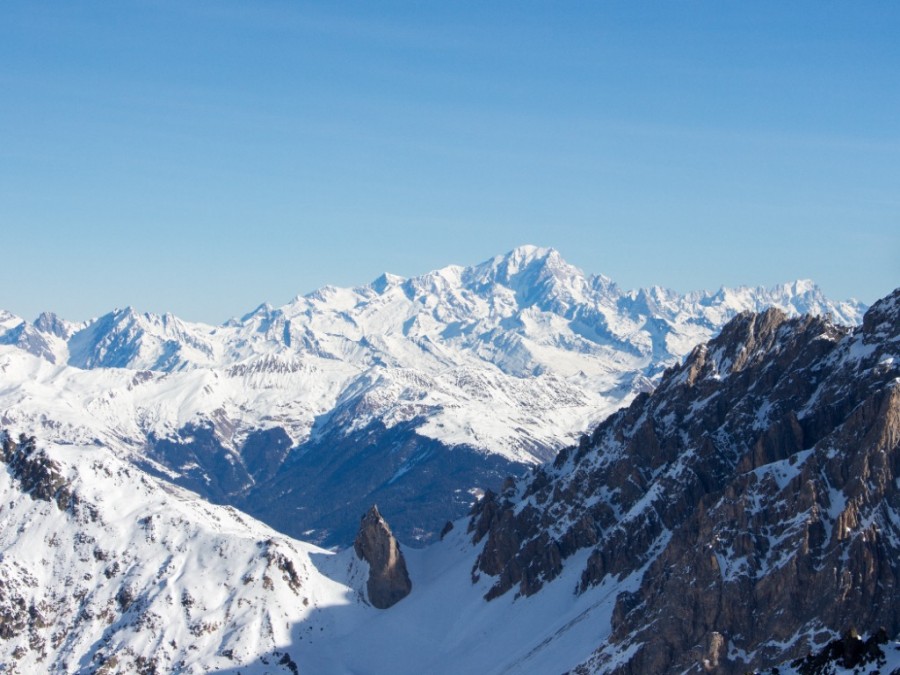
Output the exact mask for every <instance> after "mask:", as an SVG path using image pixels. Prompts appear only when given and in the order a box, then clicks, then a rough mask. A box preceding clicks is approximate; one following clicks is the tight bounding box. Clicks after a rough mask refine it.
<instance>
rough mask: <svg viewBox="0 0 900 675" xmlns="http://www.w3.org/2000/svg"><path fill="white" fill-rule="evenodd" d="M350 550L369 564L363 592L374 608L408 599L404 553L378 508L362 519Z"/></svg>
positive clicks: (409, 582) (408, 582) (370, 510)
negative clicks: (367, 577)
mask: <svg viewBox="0 0 900 675" xmlns="http://www.w3.org/2000/svg"><path fill="white" fill-rule="evenodd" d="M353 549H354V550H355V551H356V555H357V556H358V557H359V559H360V560H365V561H366V562H367V563H368V564H369V579H368V581H367V582H366V591H367V595H368V597H369V602H370V603H372V606H373V607H377V608H378V609H387V608H388V607H392V606H393V605H396V604H397V603H398V602H400V601H401V600H402V599H403V598H405V597H406V596H407V595H409V592H410V591H411V590H412V582H411V581H410V580H409V573H408V572H407V570H406V561H405V560H404V559H403V552H402V551H401V550H400V546H399V545H398V544H397V540H396V539H395V538H394V535H393V534H391V528H390V527H388V524H387V522H386V521H385V520H384V518H382V517H381V514H380V513H379V512H378V507H377V506H373V507H372V508H371V509H369V511H368V513H366V515H364V516H363V518H362V521H361V522H360V524H359V533H358V534H357V535H356V541H354V542H353Z"/></svg>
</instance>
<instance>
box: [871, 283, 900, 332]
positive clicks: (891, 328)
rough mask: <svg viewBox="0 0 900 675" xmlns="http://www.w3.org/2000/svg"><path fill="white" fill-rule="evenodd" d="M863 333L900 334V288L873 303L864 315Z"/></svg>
mask: <svg viewBox="0 0 900 675" xmlns="http://www.w3.org/2000/svg"><path fill="white" fill-rule="evenodd" d="M862 329H863V333H865V334H866V335H871V334H875V333H879V334H882V337H896V336H898V335H900V288H896V289H895V290H894V291H893V292H892V293H890V294H889V295H887V296H885V297H883V298H881V299H880V300H878V301H877V302H875V304H873V305H872V306H871V307H869V309H868V310H867V311H866V313H865V314H864V315H863V323H862Z"/></svg>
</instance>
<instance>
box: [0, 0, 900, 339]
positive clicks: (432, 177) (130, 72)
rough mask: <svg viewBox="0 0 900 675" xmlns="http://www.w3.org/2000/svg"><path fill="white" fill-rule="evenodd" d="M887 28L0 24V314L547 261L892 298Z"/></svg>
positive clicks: (272, 10) (739, 22)
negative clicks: (549, 254)
mask: <svg viewBox="0 0 900 675" xmlns="http://www.w3.org/2000/svg"><path fill="white" fill-rule="evenodd" d="M898 36H900V3H897V2H871V3H855V2H840V3H838V2H827V1H822V2H818V1H817V2H772V3H764V2H754V3H739V2H718V1H717V2H704V3H700V2H686V1H681V2H666V3H662V2H652V3H634V2H603V3H598V2H564V3H557V2H552V3H551V2H546V3H540V2H502V3H501V2H483V1H482V2H408V3H393V2H360V3H315V4H313V3H304V2H287V1H284V2H228V1H221V0H216V1H215V2H213V1H210V2H191V1H189V0H178V1H174V0H173V1H171V2H168V1H163V2H114V3H110V2H67V3H63V2H46V3H44V2H41V3H38V2H31V1H28V2H24V1H18V0H11V1H7V2H3V3H2V4H0V244H2V249H0V250H2V258H0V307H2V308H5V309H8V310H10V311H13V312H15V313H17V314H20V315H23V316H25V317H27V318H33V316H34V315H36V314H37V313H38V312H39V311H40V310H43V309H52V310H55V311H57V312H58V313H60V314H62V315H63V316H66V317H68V318H71V319H84V318H87V317H89V316H94V315H98V314H101V313H103V312H106V311H108V310H109V309H112V308H113V307H117V306H118V307H121V306H125V305H133V306H135V307H136V308H137V309H139V310H141V311H155V312H160V311H172V312H174V313H176V314H178V315H180V316H183V317H184V318H187V319H193V320H202V321H210V322H220V321H223V320H225V319H227V318H228V317H230V316H234V315H239V314H241V313H243V312H245V311H248V310H249V309H251V308H252V307H254V306H255V305H257V304H259V303H260V302H263V301H269V302H272V303H273V304H282V303H284V302H287V301H288V300H289V299H290V298H291V297H293V296H295V295H297V294H300V293H306V292H309V291H311V290H313V289H315V288H317V287H319V286H322V285H325V284H329V283H330V284H335V285H354V284H361V283H366V282H368V281H370V280H372V279H373V278H374V277H376V276H377V275H378V274H379V273H381V272H382V271H390V272H394V273H396V274H401V275H404V276H411V275H415V274H419V273H423V272H426V271H428V270H430V269H434V268H437V267H441V266H444V265H446V264H450V263H459V264H472V263H476V262H479V261H481V260H483V259H486V258H488V257H490V256H491V255H494V254H496V253H502V252H505V251H506V250H509V249H511V248H513V247H514V246H516V245H518V244H522V243H534V244H538V245H542V246H553V247H554V248H557V249H558V250H559V251H560V252H561V253H562V255H563V257H565V258H566V259H567V260H569V261H570V262H572V263H573V264H576V265H578V266H579V267H582V268H583V269H585V270H586V271H588V272H602V273H604V274H606V275H608V276H610V277H612V278H613V279H615V280H616V281H618V282H619V283H620V284H621V285H623V286H625V287H636V286H646V285H652V284H661V285H664V286H669V287H672V288H675V289H677V290H680V291H686V290H691V289H698V288H716V287H718V286H720V285H723V284H724V285H737V284H754V285H755V284H766V285H768V284H773V283H776V282H779V281H787V280H790V279H795V278H799V277H810V278H813V279H815V280H816V281H818V282H819V283H820V284H821V285H822V287H823V288H824V289H825V291H826V292H827V293H828V294H829V295H831V296H834V297H837V298H845V297H849V296H855V297H857V298H859V299H861V300H864V301H867V302H871V301H873V300H875V299H876V298H877V297H879V296H881V295H884V294H885V293H887V292H888V291H890V290H891V289H892V288H893V287H895V286H898V285H900V37H898Z"/></svg>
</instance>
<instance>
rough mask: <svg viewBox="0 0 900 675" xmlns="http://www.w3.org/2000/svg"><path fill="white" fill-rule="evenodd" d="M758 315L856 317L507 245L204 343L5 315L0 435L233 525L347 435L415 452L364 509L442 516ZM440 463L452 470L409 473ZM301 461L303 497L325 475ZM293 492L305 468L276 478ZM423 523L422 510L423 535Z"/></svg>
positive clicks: (171, 330)
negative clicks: (136, 465) (152, 478)
mask: <svg viewBox="0 0 900 675" xmlns="http://www.w3.org/2000/svg"><path fill="white" fill-rule="evenodd" d="M770 305H773V306H777V307H780V308H782V309H783V310H785V311H786V312H787V313H788V314H790V315H796V314H798V313H804V312H813V313H829V314H831V315H833V316H834V317H835V318H836V319H837V320H838V321H839V322H841V323H845V324H854V323H857V322H858V321H859V318H860V316H861V312H862V310H863V306H862V305H860V304H859V303H856V302H846V303H834V302H831V301H829V300H828V299H826V298H825V297H824V296H823V295H822V293H821V292H820V291H819V290H818V289H817V288H816V287H815V286H814V285H813V284H812V283H811V282H806V281H801V282H795V283H793V284H785V285H782V286H778V287H775V288H772V289H762V288H756V289H751V288H739V289H735V290H729V289H722V290H720V291H718V292H715V293H706V292H702V293H692V294H688V295H680V294H678V293H675V292H673V291H668V290H665V289H661V288H658V287H654V288H650V289H646V290H638V291H623V290H621V289H619V288H618V287H617V286H616V285H615V284H614V283H613V282H612V281H611V280H609V279H608V278H606V277H603V276H588V275H585V274H584V273H583V272H581V271H580V270H578V269H577V268H575V267H573V266H571V265H569V264H568V263H566V262H565V261H564V260H563V259H562V258H561V257H560V255H559V254H558V253H557V252H556V251H554V250H552V249H541V248H536V247H533V246H523V247H521V248H518V249H515V250H514V251H512V252H510V253H508V254H506V255H503V256H497V257H495V258H493V259H491V260H488V261H486V262H485V263H482V264H480V265H477V266H474V267H469V268H463V267H455V266H451V267H446V268H444V269H441V270H437V271H435V272H431V273H429V274H425V275H423V276H420V277H416V278H412V279H403V278H400V277H396V276H392V275H388V274H385V275H382V276H381V277H379V278H378V279H376V280H375V281H373V282H372V283H371V284H369V285H366V286H362V287H358V288H352V289H346V288H344V289H342V288H334V287H325V288H322V289H320V290H318V291H316V292H314V293H311V294H309V295H307V296H304V297H299V298H297V299H295V300H294V301H293V302H291V303H289V304H287V305H285V306H284V307H281V308H277V309H276V308H273V307H270V306H268V305H262V306H260V307H259V308H257V309H256V310H254V311H253V312H250V313H249V314H247V315H245V316H243V317H242V318H240V319H235V320H232V321H229V322H227V323H226V324H225V325H222V326H215V327H214V326H207V325H202V324H196V323H189V322H185V321H182V320H180V319H178V318H176V317H174V316H171V315H163V316H155V315H149V314H139V313H137V312H135V311H134V310H132V309H125V310H116V311H114V312H111V313H109V314H107V315H104V316H102V317H100V318H98V319H95V320H92V321H88V322H85V323H83V324H73V323H70V322H67V321H64V320H62V319H59V318H58V317H55V316H53V315H52V314H43V315H41V316H40V317H39V318H38V319H37V320H35V321H34V322H33V323H29V322H25V321H22V320H21V319H17V318H16V317H13V316H11V315H9V314H6V313H5V314H3V315H2V317H0V420H2V422H3V423H4V424H5V425H8V426H14V427H16V428H23V429H30V430H33V432H34V433H39V434H41V435H42V437H45V438H47V439H48V440H60V441H66V442H73V441H77V442H80V443H94V442H98V443H102V444H104V445H108V446H110V447H113V448H116V449H117V451H119V452H120V453H121V454H122V455H123V456H130V457H132V458H135V459H137V460H139V461H141V462H143V464H142V465H143V466H145V467H147V468H152V467H155V468H156V470H158V471H160V472H162V473H165V474H166V475H169V476H170V477H172V478H173V479H174V480H176V481H179V482H181V483H182V484H184V485H188V486H190V487H192V488H193V489H197V490H199V491H201V492H202V493H203V494H205V495H207V496H209V497H211V498H213V499H217V500H219V501H229V502H232V503H238V501H237V500H238V498H241V499H244V501H243V502H241V503H242V504H243V505H244V506H245V507H247V506H248V504H249V505H250V506H249V508H251V509H252V501H253V496H252V495H253V493H254V491H262V492H263V493H265V494H266V495H270V494H271V493H272V491H271V490H270V489H269V487H268V482H269V481H270V480H272V479H274V478H276V477H277V476H278V475H282V476H283V477H284V472H285V471H288V469H290V466H291V462H292V461H293V460H296V459H298V458H304V457H305V459H304V460H303V462H306V463H310V462H314V461H315V462H318V463H319V465H320V464H321V463H322V462H324V461H325V460H324V459H321V460H320V459H317V458H316V455H317V453H321V452H325V453H328V452H334V448H341V447H344V448H346V452H345V454H347V453H349V452H350V450H349V448H350V447H351V446H353V447H357V446H358V445H359V444H360V443H362V442H364V439H366V438H369V439H373V438H376V440H372V441H370V442H369V445H371V447H372V448H373V450H372V452H380V453H383V454H385V455H387V454H388V453H386V451H385V447H384V446H385V444H386V443H387V442H388V441H387V440H386V437H387V436H391V440H390V442H391V443H394V444H396V443H401V444H402V443H403V442H406V443H407V445H410V447H411V446H412V445H418V446H420V447H424V446H426V445H427V446H429V447H431V448H432V450H429V453H430V454H428V455H427V456H425V455H424V451H423V452H418V453H416V452H412V451H411V452H409V453H407V454H406V455H403V458H402V459H399V457H400V455H397V454H396V453H395V455H394V456H393V457H387V456H385V457H383V458H382V460H383V461H382V464H383V465H384V466H385V467H387V468H388V469H389V470H388V471H387V473H386V475H385V476H384V477H383V480H382V481H381V482H379V483H371V481H369V483H370V484H367V485H362V482H365V481H362V482H361V483H360V485H358V486H357V487H359V488H360V489H364V490H367V491H368V492H367V493H366V494H370V493H373V491H375V490H377V489H380V488H385V489H386V492H387V493H388V494H387V495H382V496H381V497H379V499H380V500H382V501H383V500H384V499H391V498H393V497H391V496H390V493H391V491H392V490H393V491H396V490H397V489H400V488H401V487H403V486H404V485H407V486H408V487H409V490H408V491H409V493H410V494H412V493H414V492H421V491H422V489H424V487H423V482H427V481H428V480H429V478H428V476H434V475H435V474H441V475H444V476H446V475H447V474H448V472H449V473H450V474H452V473H454V472H455V473H456V474H458V475H457V477H456V478H455V479H454V482H453V483H452V484H451V483H449V482H446V481H445V483H442V485H441V487H440V488H439V492H437V493H435V495H434V496H435V497H437V499H438V501H444V502H447V503H453V504H455V506H454V509H455V510H453V511H452V512H451V513H449V514H448V515H449V516H458V515H460V513H462V511H460V508H465V505H466V503H467V500H468V496H467V495H468V491H469V490H470V489H472V488H473V487H474V486H476V485H477V484H479V483H483V482H484V481H485V480H486V479H488V478H489V477H491V476H494V475H499V476H503V475H505V474H507V473H516V472H518V471H519V468H517V467H518V466H521V465H522V464H533V463H535V462H539V461H543V460H546V459H549V458H550V457H552V456H553V454H554V453H555V451H556V450H558V449H559V448H560V447H561V446H562V445H564V444H565V443H567V442H571V441H572V440H574V439H575V438H576V437H577V435H578V434H579V433H581V432H583V431H584V430H585V429H587V428H589V427H590V426H592V425H593V424H595V423H596V422H598V421H600V420H601V419H603V418H605V417H606V416H607V415H608V414H609V413H610V412H612V411H613V410H616V409H617V408H619V407H621V406H622V405H624V404H627V403H628V402H629V401H630V400H631V399H632V398H633V397H634V396H635V395H636V394H637V393H638V392H640V391H646V390H648V389H650V388H652V386H653V383H654V382H655V381H656V380H657V379H658V377H659V374H660V373H661V372H662V371H663V370H664V369H665V367H667V366H670V365H673V364H675V363H677V362H678V361H680V359H682V358H683V357H684V356H685V355H686V354H687V353H688V352H689V351H690V349H691V348H692V347H693V346H694V345H695V344H697V343H699V342H701V341H703V340H706V339H708V338H709V337H711V336H712V335H713V334H715V333H716V332H717V331H718V330H719V328H720V327H721V326H722V325H723V323H724V322H725V321H727V320H728V319H729V318H730V317H732V316H733V315H734V314H735V313H737V312H739V311H743V310H759V309H762V308H764V307H767V306H770ZM262 432H269V435H268V436H263V435H260V434H261V433H262ZM401 435H402V436H403V439H401V438H399V437H400V436H401ZM273 439H274V440H273ZM377 439H381V440H377ZM404 439H405V441H404ZM429 439H430V440H429ZM248 448H249V449H248ZM450 448H455V449H456V454H455V455H454V459H453V461H452V462H451V464H452V465H453V466H456V467H458V470H454V469H453V467H451V466H444V465H441V466H440V467H437V466H433V465H431V464H428V463H427V462H426V460H427V459H428V458H429V457H434V456H435V453H437V454H446V453H447V452H448V451H449V449H450ZM292 449H293V450H292ZM251 450H252V451H251ZM309 453H312V455H310V456H307V455H309ZM250 454H252V455H253V456H252V458H251V457H249V455H250ZM486 454H487V455H489V456H490V457H491V458H492V459H490V461H489V462H486V460H485V459H484V457H485V455H486ZM345 459H349V457H345ZM392 462H393V463H392ZM423 462H425V463H424V464H423ZM319 465H317V467H316V468H315V481H316V482H317V484H323V485H324V484H325V483H327V482H328V481H329V480H332V479H335V478H334V476H332V475H331V474H328V475H323V473H322V471H321V466H319ZM348 466H349V465H348ZM304 471H306V469H304ZM424 474H427V475H424ZM311 478H312V476H311V475H309V471H306V473H303V475H302V476H287V477H285V481H286V482H287V483H290V484H293V483H295V482H296V481H297V480H300V479H302V480H305V481H308V480H310V479H311ZM335 480H336V479H335ZM367 480H368V479H367ZM413 483H415V485H413ZM280 489H281V494H288V490H289V488H288V487H284V486H283V487H282V488H280ZM435 489H438V488H435ZM247 499H249V500H250V501H249V502H248V501H246V500H247ZM320 501H321V499H320V498H318V497H317V499H316V503H315V504H297V509H298V513H297V514H295V515H296V517H294V518H293V520H294V521H295V522H297V523H298V524H302V523H304V522H305V525H302V529H300V530H297V533H299V532H302V531H305V530H307V529H320V530H322V531H323V532H324V531H326V530H330V529H331V528H332V527H333V523H331V521H329V520H328V519H329V518H331V516H326V515H325V514H322V513H319V510H318V504H319V502H320ZM310 510H312V511H315V512H316V514H315V517H314V518H309V517H307V515H308V514H309V513H310ZM357 510H358V509H357V507H356V505H354V508H353V509H351V510H350V511H351V512H352V514H353V517H354V518H355V513H356V511H357ZM260 513H261V512H260ZM335 517H337V516H335ZM340 517H342V518H345V519H346V516H345V515H344V516H340ZM323 519H324V520H323ZM441 522H442V520H441V519H440V517H439V515H438V514H436V522H435V523H434V525H433V527H440V524H441ZM345 526H346V523H345ZM404 527H405V526H403V525H402V524H401V528H400V529H401V530H404ZM406 534H407V535H409V534H412V533H411V532H409V531H406ZM316 536H319V535H316ZM327 536H328V535H327V534H323V535H321V537H319V538H320V539H321V538H322V537H325V538H327ZM415 536H419V535H415ZM423 536H429V535H428V533H427V532H426V533H425V535H423Z"/></svg>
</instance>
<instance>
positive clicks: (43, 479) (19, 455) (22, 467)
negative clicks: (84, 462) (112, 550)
mask: <svg viewBox="0 0 900 675" xmlns="http://www.w3.org/2000/svg"><path fill="white" fill-rule="evenodd" d="M0 460H2V461H3V462H4V463H5V464H6V465H7V467H8V469H9V472H10V473H11V474H12V475H13V476H14V477H15V478H16V479H18V480H19V482H20V483H21V485H22V491H23V492H25V493H27V494H29V495H31V496H32V497H33V498H34V499H41V500H43V501H45V502H55V503H56V505H57V507H59V509H60V510H61V511H64V510H65V509H67V508H68V507H69V505H70V504H71V503H72V501H73V499H74V498H75V497H74V495H73V494H72V491H71V490H70V489H69V485H68V483H67V482H66V479H65V476H63V475H62V473H61V469H60V467H59V465H58V464H57V463H56V462H54V461H53V460H51V459H50V458H49V457H48V456H47V454H46V453H45V452H43V451H41V450H38V449H37V445H36V443H35V439H34V437H33V436H32V437H29V436H25V435H24V434H22V435H20V436H19V442H18V443H16V442H15V441H13V440H12V438H11V437H10V436H9V434H7V433H6V432H3V431H0Z"/></svg>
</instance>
